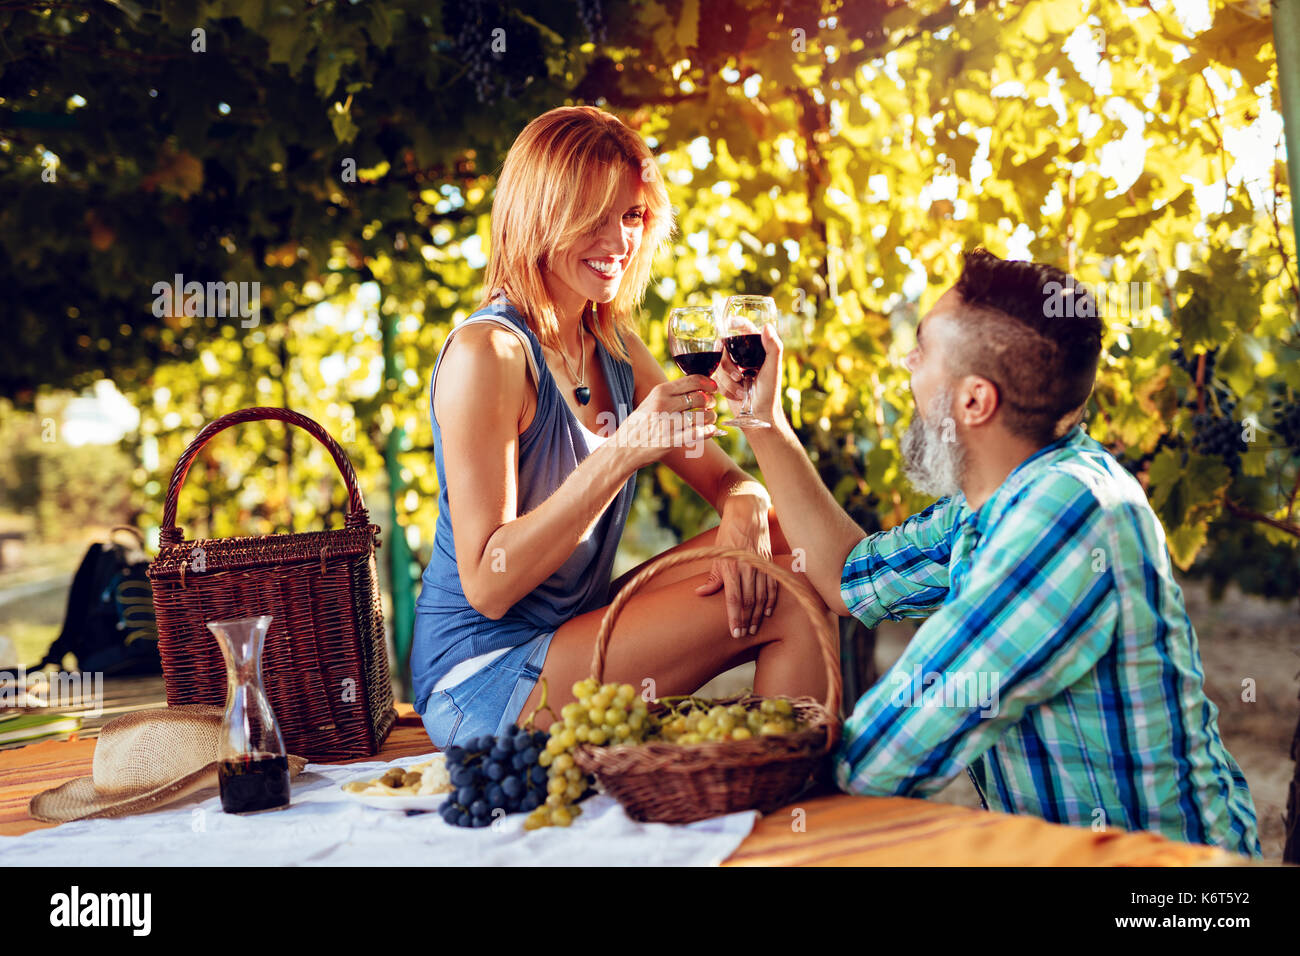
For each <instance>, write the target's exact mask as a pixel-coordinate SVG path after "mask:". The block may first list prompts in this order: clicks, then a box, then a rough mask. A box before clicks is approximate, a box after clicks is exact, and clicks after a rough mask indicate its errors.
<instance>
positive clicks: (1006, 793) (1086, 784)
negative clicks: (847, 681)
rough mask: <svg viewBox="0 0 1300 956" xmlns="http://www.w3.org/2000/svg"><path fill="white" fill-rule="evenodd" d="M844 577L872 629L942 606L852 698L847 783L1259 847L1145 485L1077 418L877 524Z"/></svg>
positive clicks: (843, 771) (844, 753)
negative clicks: (942, 793)
mask: <svg viewBox="0 0 1300 956" xmlns="http://www.w3.org/2000/svg"><path fill="white" fill-rule="evenodd" d="M840 593H841V594H842V595H843V597H844V603H845V604H846V605H847V606H848V609H849V611H850V612H852V614H853V615H854V616H855V617H857V618H858V619H859V620H861V621H862V622H863V623H864V624H866V625H867V626H868V627H872V626H874V625H875V624H876V623H877V622H879V621H880V620H882V619H884V618H890V619H891V620H900V619H902V618H905V617H928V620H926V621H925V623H924V624H922V625H921V626H920V628H919V629H918V630H917V632H916V634H915V636H914V637H913V638H912V640H911V642H910V643H909V644H908V646H907V648H906V650H904V652H903V655H902V657H901V658H899V660H898V662H897V663H896V664H895V665H894V667H893V668H892V669H891V670H890V671H889V672H888V673H887V674H885V675H884V677H883V678H882V679H881V680H880V681H879V682H878V683H877V684H876V685H875V686H874V687H873V688H872V689H871V690H870V691H868V692H867V693H866V694H864V695H863V696H862V698H861V700H859V701H858V703H857V706H856V707H855V708H854V711H853V715H852V716H851V717H850V718H849V719H848V720H847V721H846V722H845V725H844V736H843V740H842V741H841V743H840V745H839V748H838V750H837V751H836V753H835V775H836V780H837V782H838V784H839V786H840V788H841V789H843V790H845V791H847V792H849V793H857V794H869V795H876V796H885V795H901V796H918V797H923V796H929V795H931V794H934V793H936V792H938V791H939V790H941V789H942V788H943V787H944V786H945V785H946V784H947V783H948V782H949V781H950V780H952V779H953V777H955V776H956V775H957V774H959V773H961V771H962V770H963V769H966V770H968V772H969V773H970V776H971V779H972V780H973V781H974V782H975V786H976V788H977V789H978V790H979V791H980V795H981V798H982V799H983V800H984V802H985V804H986V805H987V806H989V807H990V808H992V809H995V810H1001V811H1003V812H1006V813H1027V814H1033V815H1035V816H1039V817H1042V818H1043V819H1046V820H1050V821H1052V822H1055V823H1068V824H1076V825H1082V826H1093V827H1094V828H1096V829H1100V828H1101V827H1102V826H1106V827H1111V826H1115V827H1120V828H1123V829H1126V830H1154V831H1157V832H1159V833H1162V834H1164V835H1165V836H1168V837H1171V838H1173V839H1177V840H1184V841H1188V842H1192V843H1208V844H1213V845H1216V846H1221V847H1224V848H1226V849H1229V850H1234V851H1237V852H1239V853H1244V854H1248V855H1252V856H1258V855H1259V854H1260V848H1259V837H1258V835H1257V832H1256V826H1255V805H1254V801H1253V800H1252V799H1251V795H1250V790H1249V788H1248V787H1247V785H1246V780H1245V777H1244V776H1242V773H1241V769H1240V768H1239V767H1238V766H1237V763H1236V761H1235V760H1233V759H1232V756H1231V754H1229V753H1228V751H1227V749H1226V748H1225V747H1224V746H1223V741H1222V740H1221V739H1220V738H1219V726H1218V708H1217V707H1215V705H1214V704H1213V703H1212V702H1211V701H1210V700H1209V699H1208V698H1207V697H1206V696H1205V692H1204V689H1203V686H1202V685H1203V682H1204V674H1203V672H1202V668H1201V655H1200V651H1199V650H1198V649H1197V643H1196V632H1195V631H1194V630H1193V629H1192V624H1191V621H1190V620H1189V619H1188V617H1187V611H1186V609H1185V608H1184V606H1183V596H1182V589H1181V588H1179V586H1178V584H1177V583H1176V582H1175V581H1174V578H1173V574H1172V568H1171V566H1170V560H1169V551H1168V547H1167V545H1166V542H1165V536H1164V530H1163V529H1162V528H1161V525H1160V522H1159V520H1158V519H1157V518H1156V515H1155V513H1154V512H1153V511H1152V510H1151V506H1150V504H1149V503H1148V502H1147V498H1146V494H1145V493H1144V492H1143V490H1142V486H1141V485H1139V484H1138V482H1137V481H1136V480H1135V479H1134V478H1133V476H1131V475H1130V474H1129V473H1128V472H1127V471H1125V470H1124V469H1123V467H1122V466H1120V464H1119V463H1118V462H1116V461H1115V459H1114V458H1113V457H1111V455H1110V454H1109V453H1107V452H1106V450H1105V449H1104V448H1102V446H1101V445H1100V444H1098V443H1097V442H1096V441H1094V440H1093V439H1092V438H1090V437H1089V436H1088V434H1087V433H1086V432H1085V431H1084V429H1083V427H1082V426H1076V427H1075V428H1074V429H1072V430H1071V431H1070V432H1069V433H1068V434H1067V435H1065V436H1064V437H1062V438H1060V439H1058V440H1056V441H1055V442H1052V443H1051V444H1049V445H1047V446H1045V447H1044V448H1041V449H1039V450H1038V451H1037V452H1035V453H1034V454H1033V455H1031V456H1030V457H1029V458H1027V459H1026V460H1025V461H1023V462H1021V464H1020V465H1018V466H1017V467H1016V468H1015V470H1014V471H1012V472H1011V474H1010V475H1008V476H1007V478H1006V480H1005V481H1003V482H1002V484H1001V485H1000V486H999V487H998V489H997V491H996V492H995V493H994V494H993V496H992V497H991V498H989V500H988V501H986V502H985V503H984V505H983V506H982V507H981V508H980V509H979V510H978V511H975V512H972V511H971V509H970V507H969V506H968V505H967V504H966V500H965V496H964V495H961V494H958V495H956V496H954V497H951V498H942V499H940V500H939V501H937V502H935V503H934V504H933V505H931V506H930V507H929V508H926V509H925V510H924V511H922V512H920V513H919V514H916V515H913V516H912V517H911V518H909V519H908V520H907V521H905V522H903V523H902V524H901V525H899V526H898V527H895V528H892V529H890V530H889V531H885V532H881V533H879V534H874V535H870V536H868V537H867V538H865V539H863V540H862V541H861V542H860V543H859V544H858V545H857V546H856V547H855V548H854V549H853V550H852V551H851V552H849V556H848V559H847V561H846V562H845V565H844V571H843V574H842V577H841V581H840Z"/></svg>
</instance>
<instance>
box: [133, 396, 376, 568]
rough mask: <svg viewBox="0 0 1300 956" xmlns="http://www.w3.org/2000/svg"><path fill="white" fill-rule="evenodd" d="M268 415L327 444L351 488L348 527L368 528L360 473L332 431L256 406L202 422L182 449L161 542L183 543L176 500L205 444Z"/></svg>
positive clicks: (299, 416)
mask: <svg viewBox="0 0 1300 956" xmlns="http://www.w3.org/2000/svg"><path fill="white" fill-rule="evenodd" d="M268 419H274V420H276V421H281V422H284V423H285V424H288V425H297V426H298V427H299V428H301V429H303V431H305V432H307V433H308V434H309V435H311V436H312V437H313V438H315V439H316V440H317V441H318V442H320V443H321V444H322V445H324V446H325V448H326V450H327V451H329V453H330V457H332V458H333V459H334V464H335V465H336V466H337V467H338V470H339V472H340V473H341V474H342V475H343V483H344V484H345V485H347V489H348V514H347V519H346V521H345V522H344V526H345V527H348V528H365V527H367V526H369V524H370V513H369V512H368V511H366V503H365V500H364V499H363V498H362V497H361V489H360V488H359V487H358V486H357V473H356V472H355V471H354V470H353V468H352V462H350V461H348V456H347V453H346V452H344V451H343V449H342V448H341V447H340V446H339V443H338V442H336V441H335V440H334V439H333V438H332V437H331V436H330V433H329V432H327V431H326V430H325V429H324V428H322V427H321V426H320V425H319V424H317V423H316V422H315V421H314V420H313V419H310V418H308V417H307V416H306V415H302V414H299V413H298V412H295V411H291V410H290V409H287V408H271V407H267V406H257V407H254V408H241V409H240V410H239V411H237V412H231V413H230V414H229V415H222V416H221V417H220V418H218V419H216V420H215V421H211V422H208V423H207V424H206V425H204V426H203V430H202V431H200V432H199V433H198V435H197V436H195V438H194V440H193V441H192V442H190V444H189V447H187V448H186V449H185V451H183V452H182V453H181V457H180V459H179V460H177V462H176V467H175V468H174V469H172V480H171V483H170V484H169V485H168V486H167V502H166V505H165V506H164V507H163V520H162V531H161V532H160V533H159V537H158V540H159V544H161V545H168V544H180V542H181V540H182V535H181V529H180V528H178V527H177V526H176V502H177V500H178V499H179V498H180V493H181V486H182V485H183V484H185V476H186V474H188V473H189V470H190V465H192V464H194V459H195V457H196V456H197V455H198V453H199V451H200V450H201V449H202V448H203V446H204V445H206V444H207V443H208V442H209V441H210V440H211V439H212V438H214V437H215V436H216V434H217V433H218V432H221V431H224V430H225V429H227V428H229V427H230V426H231V425H242V424H243V423H244V422H257V421H264V420H268Z"/></svg>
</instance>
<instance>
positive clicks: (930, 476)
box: [900, 388, 966, 498]
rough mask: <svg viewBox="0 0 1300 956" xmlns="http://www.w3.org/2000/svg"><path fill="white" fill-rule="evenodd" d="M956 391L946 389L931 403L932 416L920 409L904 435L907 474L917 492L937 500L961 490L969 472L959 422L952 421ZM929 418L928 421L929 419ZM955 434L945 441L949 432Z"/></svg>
mask: <svg viewBox="0 0 1300 956" xmlns="http://www.w3.org/2000/svg"><path fill="white" fill-rule="evenodd" d="M953 394H954V393H953V390H952V389H950V388H945V389H944V390H943V391H941V392H939V394H937V395H935V396H934V398H933V400H931V402H930V408H929V415H928V416H924V415H922V414H921V410H920V409H919V408H918V409H917V410H916V414H914V415H913V416H912V423H911V424H910V425H908V426H907V431H906V432H905V433H904V434H903V440H902V442H901V444H900V450H901V451H902V453H903V474H904V475H905V476H906V477H907V480H908V481H910V482H911V483H912V487H914V488H915V489H916V490H917V491H919V492H921V493H922V494H924V495H933V496H934V497H935V498H947V497H951V496H953V495H956V494H957V493H958V492H959V491H961V480H962V478H963V477H964V475H965V473H966V449H965V448H964V447H962V444H961V442H960V440H958V438H957V432H956V423H955V422H954V423H952V424H951V425H948V426H947V427H946V428H945V425H944V422H945V420H951V416H952V400H953ZM927 419H928V420H927ZM946 430H947V431H949V432H950V434H951V435H952V440H951V441H944V440H943V436H944V432H945V431H946Z"/></svg>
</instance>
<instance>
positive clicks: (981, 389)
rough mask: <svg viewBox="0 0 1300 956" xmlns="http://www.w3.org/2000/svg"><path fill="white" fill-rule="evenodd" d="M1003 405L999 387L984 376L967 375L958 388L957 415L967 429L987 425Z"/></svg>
mask: <svg viewBox="0 0 1300 956" xmlns="http://www.w3.org/2000/svg"><path fill="white" fill-rule="evenodd" d="M1001 404H1002V395H1001V393H1000V392H999V391H998V387H997V385H995V384H994V383H993V381H992V380H991V379H987V378H985V377H984V376H983V375H967V376H966V377H965V378H963V379H962V380H961V384H960V385H959V386H958V387H957V414H958V415H960V416H961V423H962V424H963V425H964V426H965V427H967V428H975V427H978V426H980V425H987V424H988V423H989V422H990V421H992V419H993V416H994V415H996V414H997V411H998V408H999V406H1001Z"/></svg>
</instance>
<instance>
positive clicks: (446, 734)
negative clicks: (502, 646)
mask: <svg viewBox="0 0 1300 956" xmlns="http://www.w3.org/2000/svg"><path fill="white" fill-rule="evenodd" d="M554 636H555V632H554V631H547V632H545V633H544V634H539V635H537V637H534V638H533V639H532V640H528V641H525V642H524V643H522V644H520V645H518V646H516V647H512V648H510V650H508V651H506V652H505V653H504V654H502V655H501V656H500V657H498V658H497V659H496V660H494V661H489V662H488V664H487V665H486V666H485V667H482V668H480V669H479V670H478V671H476V672H475V673H473V674H471V675H470V676H469V677H466V678H465V679H464V680H463V681H461V682H460V683H459V684H453V685H452V686H451V687H448V688H447V689H446V690H436V691H434V692H433V693H432V694H430V695H429V701H428V703H427V704H425V707H424V713H423V714H421V715H420V716H421V718H423V720H424V729H425V730H426V731H427V732H428V734H429V739H430V740H432V741H433V745H434V746H435V747H437V748H438V749H439V750H446V749H447V748H448V747H450V746H451V745H452V744H463V743H464V742H465V741H466V740H469V739H470V738H472V737H478V736H481V735H482V734H493V735H495V734H500V733H503V732H504V731H505V730H506V728H507V727H509V726H510V725H511V724H512V723H514V722H515V721H517V720H519V719H520V718H521V717H523V716H526V715H521V714H520V713H519V712H520V710H522V709H523V706H524V703H525V702H526V701H527V700H528V695H529V694H530V693H532V690H533V687H534V686H535V685H536V684H537V679H538V678H539V677H541V675H542V665H543V664H544V663H545V662H546V651H547V648H549V647H550V646H551V638H552V637H554Z"/></svg>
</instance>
